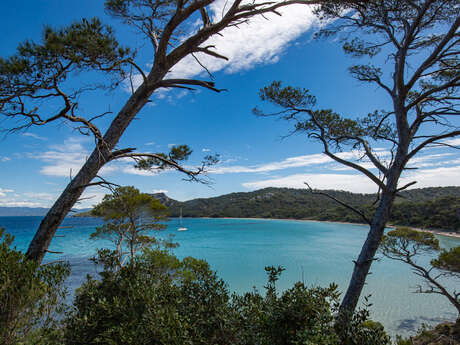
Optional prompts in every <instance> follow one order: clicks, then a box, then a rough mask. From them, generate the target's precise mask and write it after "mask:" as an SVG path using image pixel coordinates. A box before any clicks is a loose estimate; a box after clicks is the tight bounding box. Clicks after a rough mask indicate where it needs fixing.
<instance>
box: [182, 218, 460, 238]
mask: <svg viewBox="0 0 460 345" xmlns="http://www.w3.org/2000/svg"><path fill="white" fill-rule="evenodd" d="M189 218H203V219H247V220H254V219H255V220H291V221H292V220H293V221H298V222H315V223H334V224H348V225H360V226H364V227H368V226H369V225H367V224H363V223H352V222H340V221H332V220H316V219H296V218H251V217H245V218H234V217H219V218H213V217H189ZM398 226H400V227H408V228H411V229H414V230H417V231H422V232H431V233H432V234H435V235H439V236H446V237H454V238H460V233H457V232H455V231H445V230H439V229H421V228H415V227H412V226H406V225H394V224H387V228H396V227H398Z"/></svg>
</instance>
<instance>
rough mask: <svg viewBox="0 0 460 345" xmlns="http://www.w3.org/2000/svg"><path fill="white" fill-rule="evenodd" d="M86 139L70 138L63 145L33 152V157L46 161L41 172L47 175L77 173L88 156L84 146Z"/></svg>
mask: <svg viewBox="0 0 460 345" xmlns="http://www.w3.org/2000/svg"><path fill="white" fill-rule="evenodd" d="M85 141H86V139H82V138H69V139H67V140H65V141H64V143H63V144H61V145H51V146H50V150H48V151H44V152H42V153H38V154H31V155H30V157H31V158H35V159H39V160H42V161H44V162H45V163H46V165H45V166H43V167H42V168H41V170H40V173H41V174H43V175H47V176H69V175H70V174H71V173H72V174H74V175H75V174H76V173H77V172H78V171H79V170H80V168H81V166H82V165H83V163H84V162H85V160H86V157H87V156H88V151H87V150H86V149H85V147H84V146H83V144H84V142H85Z"/></svg>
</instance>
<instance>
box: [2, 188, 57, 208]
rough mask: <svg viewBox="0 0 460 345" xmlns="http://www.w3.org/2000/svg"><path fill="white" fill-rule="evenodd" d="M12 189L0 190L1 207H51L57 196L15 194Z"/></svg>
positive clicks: (30, 193)
mask: <svg viewBox="0 0 460 345" xmlns="http://www.w3.org/2000/svg"><path fill="white" fill-rule="evenodd" d="M13 192H14V191H13V190H11V189H1V188H0V206H4V207H5V206H6V207H49V206H50V205H51V201H52V200H54V199H55V195H54V194H51V193H43V192H39V193H34V192H28V193H22V194H21V193H14V194H12V193H13Z"/></svg>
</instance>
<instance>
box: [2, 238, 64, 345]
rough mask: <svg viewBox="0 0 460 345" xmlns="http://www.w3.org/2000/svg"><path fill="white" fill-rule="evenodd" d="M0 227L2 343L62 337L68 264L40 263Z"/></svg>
mask: <svg viewBox="0 0 460 345" xmlns="http://www.w3.org/2000/svg"><path fill="white" fill-rule="evenodd" d="M12 242H13V237H12V236H10V235H8V234H6V233H5V231H4V230H3V229H0V344H1V345H10V344H11V345H12V344H40V343H41V344H51V343H52V342H53V339H54V340H56V338H58V337H59V335H58V334H57V332H58V330H59V328H58V327H57V324H58V321H57V320H58V318H59V314H60V313H62V312H63V309H64V304H63V301H64V298H65V296H66V289H65V287H64V281H65V278H66V277H67V276H68V275H69V273H70V268H69V265H68V264H63V263H57V264H48V265H41V266H40V265H39V264H38V263H36V262H35V261H29V260H27V259H26V258H25V256H24V255H23V254H22V253H21V252H19V251H17V250H15V249H14V248H11V244H12Z"/></svg>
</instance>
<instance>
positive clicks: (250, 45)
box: [170, 0, 315, 78]
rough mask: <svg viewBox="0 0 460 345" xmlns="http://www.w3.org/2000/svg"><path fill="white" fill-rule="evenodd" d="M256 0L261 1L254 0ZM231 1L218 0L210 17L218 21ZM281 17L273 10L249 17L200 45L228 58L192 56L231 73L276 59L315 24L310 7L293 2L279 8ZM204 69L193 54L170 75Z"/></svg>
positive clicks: (174, 75) (197, 71) (186, 73)
mask: <svg viewBox="0 0 460 345" xmlns="http://www.w3.org/2000/svg"><path fill="white" fill-rule="evenodd" d="M256 2H262V1H260V0H257V1H256ZM229 6H231V4H229V1H228V0H217V1H215V2H213V3H212V4H211V6H210V16H211V17H212V18H213V21H217V20H219V19H220V18H221V17H222V14H223V13H225V9H228V8H229ZM279 12H280V13H281V14H282V16H278V15H276V14H273V13H269V14H266V15H265V16H264V17H262V16H257V17H253V18H251V20H250V21H249V22H248V23H245V24H241V25H238V27H236V26H233V27H228V28H226V29H224V30H223V31H222V32H221V34H222V35H214V36H212V37H211V38H210V39H209V40H207V41H206V42H205V43H203V45H202V46H203V47H206V46H211V45H212V46H215V51H216V52H218V53H219V54H221V55H224V56H226V57H227V58H228V59H229V60H228V61H226V60H223V59H216V58H214V57H211V56H209V55H206V54H203V53H197V54H195V56H196V57H197V58H198V59H199V60H200V62H201V63H202V64H203V65H205V66H206V68H207V69H208V70H209V71H210V72H216V71H219V70H224V71H225V72H227V73H234V72H238V71H241V70H248V69H251V68H254V67H255V66H257V65H263V64H269V63H274V62H277V61H278V59H279V56H280V55H281V54H282V53H283V51H285V50H286V48H287V47H288V46H289V44H290V43H291V42H292V41H294V40H295V39H297V38H298V37H299V36H300V35H302V34H303V33H305V32H306V31H308V30H309V29H310V28H311V27H312V25H313V24H314V23H315V16H314V15H313V13H312V7H310V6H305V5H292V6H287V7H283V8H281V9H280V10H279ZM203 72H204V70H203V68H202V67H201V66H200V65H199V64H198V63H197V61H196V60H195V59H194V58H193V56H188V57H187V58H185V59H184V60H182V61H181V62H180V63H179V64H178V65H176V66H174V68H173V69H172V72H171V73H170V76H171V77H180V78H187V77H191V76H194V75H198V74H200V73H203Z"/></svg>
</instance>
